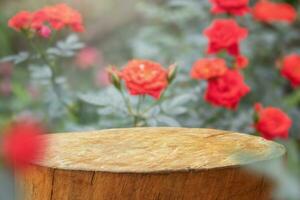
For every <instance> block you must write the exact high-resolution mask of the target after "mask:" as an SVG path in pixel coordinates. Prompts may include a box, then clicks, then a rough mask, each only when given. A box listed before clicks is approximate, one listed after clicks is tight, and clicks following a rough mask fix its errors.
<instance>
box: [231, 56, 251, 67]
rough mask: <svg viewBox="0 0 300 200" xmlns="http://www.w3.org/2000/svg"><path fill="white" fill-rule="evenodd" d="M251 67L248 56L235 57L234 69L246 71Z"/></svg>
mask: <svg viewBox="0 0 300 200" xmlns="http://www.w3.org/2000/svg"><path fill="white" fill-rule="evenodd" d="M248 65H249V60H248V58H247V57H246V56H243V55H239V56H237V57H235V64H234V67H235V68H236V69H245V68H246V67H247V66H248Z"/></svg>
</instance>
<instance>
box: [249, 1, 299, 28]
mask: <svg viewBox="0 0 300 200" xmlns="http://www.w3.org/2000/svg"><path fill="white" fill-rule="evenodd" d="M252 15H253V17H254V18H255V19H256V20H257V21H261V22H264V23H272V22H286V23H292V22H294V21H295V20H296V17H297V11H296V9H295V8H294V7H293V6H291V5H290V4H288V3H275V2H270V1H264V0H261V1H259V2H258V3H256V4H255V5H254V7H253V9H252Z"/></svg>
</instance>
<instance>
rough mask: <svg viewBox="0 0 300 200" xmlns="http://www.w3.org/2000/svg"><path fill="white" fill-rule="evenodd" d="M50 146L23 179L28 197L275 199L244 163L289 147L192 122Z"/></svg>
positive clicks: (62, 138)
mask: <svg viewBox="0 0 300 200" xmlns="http://www.w3.org/2000/svg"><path fill="white" fill-rule="evenodd" d="M50 144H51V145H50V148H49V150H48V152H47V156H46V158H47V159H45V160H44V161H43V162H40V163H35V164H34V165H33V166H32V167H31V168H30V170H29V173H27V174H26V176H25V177H24V178H23V183H24V184H23V186H24V190H25V194H26V195H25V199H26V200H44V199H49V200H50V199H51V200H106V199H107V200H109V199H124V200H137V199H141V200H144V199H145V200H148V199H149V200H152V199H162V200H164V199H168V200H173V199H187V200H193V199H204V200H210V199H224V200H225V199H228V200H235V199H237V200H243V199H245V200H246V199H249V200H250V199H251V200H254V199H262V200H264V199H270V188H271V185H270V183H269V181H267V180H266V179H265V177H263V176H261V175H255V174H252V173H250V172H247V171H246V170H245V169H243V167H244V166H247V165H248V164H250V163H254V162H260V161H268V160H271V159H276V158H279V157H281V156H282V155H283V154H284V153H285V149H284V147H283V146H282V145H279V144H277V143H274V142H271V141H267V140H264V139H262V138H259V137H254V136H249V135H245V134H239V133H234V132H227V131H221V130H212V129H189V128H131V129H111V130H102V131H94V132H83V133H63V134H53V135H50ZM241 155H251V159H250V157H248V156H247V159H241V158H242V156H241Z"/></svg>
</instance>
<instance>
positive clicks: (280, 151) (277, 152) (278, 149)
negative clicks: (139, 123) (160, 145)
mask: <svg viewBox="0 0 300 200" xmlns="http://www.w3.org/2000/svg"><path fill="white" fill-rule="evenodd" d="M151 128H153V127H151ZM159 128H162V129H174V128H173V127H154V129H159ZM128 129H136V130H137V129H143V128H120V129H105V130H100V131H88V133H89V134H98V133H99V134H100V133H102V132H103V133H106V132H109V131H123V130H128ZM175 129H183V130H184V129H201V128H181V127H180V128H179V127H178V128H177V127H176V128H175ZM202 130H207V131H222V132H227V133H231V134H237V135H247V136H251V137H254V138H259V139H260V140H265V139H263V138H261V137H258V136H252V135H248V134H243V133H237V132H232V131H225V130H217V129H202ZM85 133H86V132H75V133H70V132H65V133H58V134H85ZM266 141H267V140H266ZM267 142H269V143H270V144H272V145H273V146H272V147H273V150H274V153H270V154H269V155H268V159H266V158H265V157H262V158H259V159H258V158H257V157H255V158H254V157H253V158H254V160H253V158H252V157H251V155H250V156H249V155H246V158H245V160H243V162H242V163H241V164H230V165H224V166H222V167H213V168H212V167H207V168H206V167H201V168H189V167H188V168H181V169H174V170H173V169H162V170H143V169H142V168H141V169H139V170H134V171H132V170H105V169H87V168H79V167H74V168H72V166H68V168H63V167H56V166H51V165H45V164H44V163H42V162H39V163H33V165H35V166H40V167H45V168H49V169H53V170H64V171H78V172H86V171H88V172H97V173H98V172H99V173H118V174H166V173H175V172H201V171H208V170H221V169H229V168H242V167H244V166H247V165H248V164H256V163H259V162H264V161H269V160H273V159H279V158H280V157H282V156H283V155H284V154H285V153H286V149H285V147H284V146H283V145H282V144H279V143H276V142H273V141H267ZM240 156H241V157H242V156H244V155H242V154H241V155H238V156H237V159H239V158H241V157H240Z"/></svg>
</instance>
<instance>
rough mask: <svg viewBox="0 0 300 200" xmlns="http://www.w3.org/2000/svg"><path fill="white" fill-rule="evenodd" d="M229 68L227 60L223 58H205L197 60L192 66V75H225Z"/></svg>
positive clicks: (206, 78) (200, 77) (208, 77)
mask: <svg viewBox="0 0 300 200" xmlns="http://www.w3.org/2000/svg"><path fill="white" fill-rule="evenodd" d="M227 70H228V68H227V66H226V62H225V60H224V59H221V58H203V59H199V60H197V61H196V62H195V63H194V64H193V67H192V70H191V77H192V78H193V79H205V80H208V79H211V78H216V77H219V76H223V75H224V74H225V73H226V72H227Z"/></svg>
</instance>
